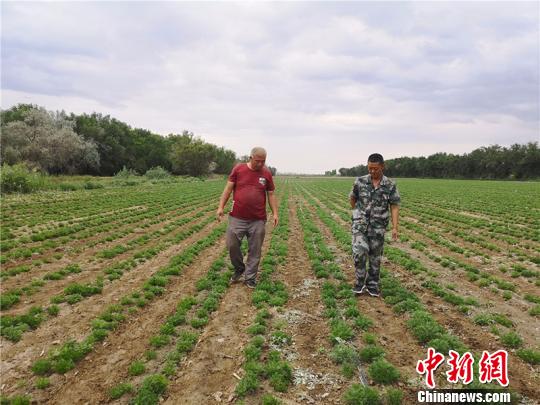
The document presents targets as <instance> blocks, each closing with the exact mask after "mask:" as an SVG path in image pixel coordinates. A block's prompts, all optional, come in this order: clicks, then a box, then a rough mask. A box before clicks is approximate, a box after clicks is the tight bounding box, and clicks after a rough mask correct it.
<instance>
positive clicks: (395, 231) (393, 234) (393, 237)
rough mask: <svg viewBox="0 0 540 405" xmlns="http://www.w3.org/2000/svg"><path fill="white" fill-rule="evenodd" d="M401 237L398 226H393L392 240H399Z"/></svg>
mask: <svg viewBox="0 0 540 405" xmlns="http://www.w3.org/2000/svg"><path fill="white" fill-rule="evenodd" d="M398 237H399V233H398V230H397V229H396V228H392V240H395V241H397V240H398Z"/></svg>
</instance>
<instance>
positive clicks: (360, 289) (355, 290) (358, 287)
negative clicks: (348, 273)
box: [352, 284, 366, 295]
mask: <svg viewBox="0 0 540 405" xmlns="http://www.w3.org/2000/svg"><path fill="white" fill-rule="evenodd" d="M364 291H366V286H365V285H358V284H356V285H355V286H354V288H353V289H352V292H353V293H355V294H356V295H360V294H362V293H363V292H364Z"/></svg>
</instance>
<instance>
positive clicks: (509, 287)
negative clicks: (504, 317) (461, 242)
mask: <svg viewBox="0 0 540 405" xmlns="http://www.w3.org/2000/svg"><path fill="white" fill-rule="evenodd" d="M411 237H416V235H414V236H411ZM401 240H402V241H405V242H406V241H408V240H410V238H409V236H406V235H402V238H401ZM410 246H411V248H413V249H415V250H418V251H419V252H421V254H423V255H425V256H426V257H427V258H428V259H429V260H431V261H433V262H434V263H438V264H439V265H440V266H442V267H444V268H448V269H450V270H459V269H461V270H463V271H465V275H466V277H467V279H468V280H469V281H470V282H472V283H476V284H477V285H478V286H479V287H482V288H486V287H489V286H493V287H492V289H491V291H492V292H493V293H495V294H498V293H499V292H498V291H497V290H500V291H502V298H503V299H504V300H510V299H511V298H512V297H513V296H514V295H516V296H521V294H519V293H518V292H517V288H516V285H515V284H513V283H511V282H508V281H505V280H503V279H500V278H498V277H496V276H495V275H493V274H491V273H490V272H487V271H482V270H479V269H478V268H477V267H476V266H473V265H471V264H469V263H465V262H462V261H460V260H459V259H456V258H455V257H452V256H446V255H445V256H440V255H437V254H435V253H433V252H431V251H430V250H429V249H427V246H426V244H424V243H423V242H421V241H419V240H418V239H416V240H413V241H412V242H411V243H410ZM499 270H500V271H501V272H502V273H506V272H507V271H508V269H507V268H506V267H505V266H500V267H499ZM512 270H513V271H512V273H511V277H513V278H516V277H519V276H524V277H531V275H530V274H529V272H530V271H528V270H526V269H525V268H521V267H520V266H519V265H512ZM427 273H428V274H430V272H429V271H428V272H427ZM430 275H431V274H430ZM537 284H538V282H537ZM522 298H523V299H525V300H526V301H529V302H532V303H536V304H538V302H537V301H539V298H538V297H535V296H533V295H532V294H524V295H523V296H522ZM539 309H540V307H535V308H532V309H531V310H530V311H529V314H530V315H531V316H538V313H539Z"/></svg>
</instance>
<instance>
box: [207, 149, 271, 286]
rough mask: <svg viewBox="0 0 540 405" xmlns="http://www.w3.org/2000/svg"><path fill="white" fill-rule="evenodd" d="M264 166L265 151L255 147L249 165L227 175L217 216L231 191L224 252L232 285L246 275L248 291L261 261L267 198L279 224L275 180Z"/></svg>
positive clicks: (239, 167) (219, 217)
mask: <svg viewBox="0 0 540 405" xmlns="http://www.w3.org/2000/svg"><path fill="white" fill-rule="evenodd" d="M265 162H266V151H265V150H264V149H263V148H260V147H256V148H253V149H252V150H251V154H250V157H249V162H247V163H239V164H237V165H236V166H235V167H234V169H233V170H232V172H231V174H230V175H229V180H228V181H227V185H226V186H225V190H223V194H221V198H220V199H219V206H218V209H217V212H216V215H217V218H218V220H221V219H222V218H223V210H224V207H225V204H227V201H229V197H230V195H231V193H232V192H233V191H234V195H233V205H232V210H231V212H229V226H228V227H227V248H228V249H229V256H230V258H231V263H232V265H233V266H234V270H235V271H234V274H233V276H232V277H231V282H237V281H239V280H240V278H241V277H242V275H244V273H245V275H244V280H245V281H244V283H245V284H246V285H247V286H248V287H250V288H255V286H256V284H257V282H256V278H257V270H258V268H259V261H260V260H261V248H262V244H263V241H264V234H265V225H266V195H267V194H268V203H269V204H270V208H271V209H272V214H273V222H274V226H277V224H278V210H277V202H276V196H275V195H274V189H275V187H274V180H273V179H272V173H271V172H270V170H269V169H268V168H267V167H266V166H265V165H264V163H265ZM244 236H246V237H247V240H248V258H247V261H246V264H244V257H243V255H242V251H241V249H240V245H241V244H242V239H243V238H244Z"/></svg>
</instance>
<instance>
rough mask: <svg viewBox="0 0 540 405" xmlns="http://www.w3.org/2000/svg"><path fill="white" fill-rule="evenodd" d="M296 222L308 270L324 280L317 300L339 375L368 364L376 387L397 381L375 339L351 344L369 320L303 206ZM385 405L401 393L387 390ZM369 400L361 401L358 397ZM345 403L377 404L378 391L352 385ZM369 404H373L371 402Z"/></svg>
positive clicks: (368, 337)
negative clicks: (360, 346) (301, 237)
mask: <svg viewBox="0 0 540 405" xmlns="http://www.w3.org/2000/svg"><path fill="white" fill-rule="evenodd" d="M297 213H298V219H299V221H300V224H301V226H302V230H303V233H304V246H305V249H306V251H307V253H308V257H309V260H310V262H311V266H312V270H313V272H314V274H315V276H316V277H317V278H325V279H326V281H325V282H324V283H323V285H322V289H321V298H322V301H323V303H324V305H325V308H326V309H325V316H326V317H327V318H328V323H329V326H330V336H329V339H330V341H331V343H332V345H333V349H332V352H331V353H330V356H331V358H332V360H333V361H334V362H336V363H337V364H339V365H341V370H342V373H343V375H344V376H345V377H346V378H348V379H351V378H352V377H353V376H354V375H355V374H356V373H357V372H358V371H357V370H360V376H361V377H360V378H361V381H363V384H366V383H367V382H366V381H365V378H364V377H363V370H362V366H363V365H364V364H369V367H368V374H369V376H370V378H371V379H372V380H373V381H374V382H375V383H376V384H382V385H390V384H394V383H396V382H398V381H399V379H400V378H401V376H400V373H399V371H398V370H397V369H396V368H395V367H394V366H393V365H392V364H391V363H390V362H388V361H387V360H386V359H385V350H384V349H383V348H382V347H381V346H379V345H378V344H377V336H376V335H375V334H373V333H364V334H363V336H362V342H361V343H360V344H363V347H362V348H361V349H358V348H357V347H356V345H355V343H354V340H355V337H356V334H357V333H359V332H362V331H366V330H369V329H370V328H371V327H372V325H373V320H372V319H370V318H368V317H366V316H365V315H363V314H361V312H360V311H359V310H358V303H357V300H356V298H355V297H354V294H353V292H352V290H351V286H350V284H349V283H347V282H346V281H345V276H344V274H343V273H342V271H341V269H340V267H339V265H338V264H337V263H336V261H335V257H334V255H333V253H332V252H331V251H330V250H329V249H328V247H327V246H326V244H325V242H324V239H323V238H322V236H321V234H320V231H319V229H318V228H317V227H316V225H315V224H314V223H313V220H312V217H311V215H310V213H309V211H308V210H306V209H305V208H304V207H298V210H297ZM384 396H385V398H386V401H387V403H389V404H399V403H401V401H402V397H403V393H402V392H401V390H399V389H397V388H393V387H389V388H387V389H386V390H385V394H384ZM365 397H367V398H369V401H368V402H362V398H365ZM344 401H345V402H346V403H378V401H379V392H378V390H376V389H374V388H370V387H368V386H367V385H365V386H360V385H358V384H353V385H352V386H351V387H349V389H348V390H347V391H346V393H345V395H344ZM372 401H373V402H372Z"/></svg>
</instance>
